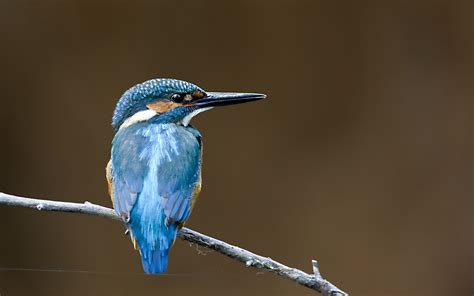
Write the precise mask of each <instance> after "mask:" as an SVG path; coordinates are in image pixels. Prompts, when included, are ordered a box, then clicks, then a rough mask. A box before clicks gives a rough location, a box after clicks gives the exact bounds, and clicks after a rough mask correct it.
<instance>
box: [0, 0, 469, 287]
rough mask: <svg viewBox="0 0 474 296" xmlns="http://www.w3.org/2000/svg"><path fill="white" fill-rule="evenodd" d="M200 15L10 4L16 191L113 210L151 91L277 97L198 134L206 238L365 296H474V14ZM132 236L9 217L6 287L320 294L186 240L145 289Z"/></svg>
mask: <svg viewBox="0 0 474 296" xmlns="http://www.w3.org/2000/svg"><path fill="white" fill-rule="evenodd" d="M196 2H197V1H178V2H176V3H175V2H174V1H139V2H137V1H107V2H106V1H69V0H67V1H2V2H1V4H0V40H1V45H2V46H1V47H0V73H1V74H0V78H1V79H0V89H1V92H2V95H1V99H2V108H1V124H0V125H1V127H2V139H3V140H2V145H1V149H2V151H1V152H2V153H1V155H2V159H1V162H2V169H1V172H0V174H1V183H0V185H1V187H0V190H1V191H5V192H9V193H14V194H17V195H24V196H33V197H39V198H49V199H57V200H69V201H77V202H81V201H84V200H88V201H91V202H94V203H98V204H102V205H107V206H110V201H109V198H108V196H107V193H106V184H105V179H104V167H105V164H106V162H107V161H108V158H109V149H110V142H111V139H112V137H113V133H112V129H111V127H110V120H111V113H112V110H113V108H114V105H115V103H116V100H117V99H118V98H119V97H120V95H121V94H122V93H123V92H124V91H125V90H126V89H127V88H129V87H130V86H132V85H133V84H135V83H139V82H142V81H144V80H147V79H150V78H156V77H174V78H179V79H184V80H189V81H191V82H194V83H196V84H198V85H200V86H202V87H203V88H204V89H207V90H222V91H255V92H265V93H267V94H268V95H269V99H267V100H266V101H262V102H258V103H254V104H248V105H241V106H235V107H229V108H223V109H219V110H213V111H211V112H208V113H205V114H204V115H200V116H199V117H198V118H196V119H195V120H194V121H193V122H194V124H195V125H196V126H197V127H198V128H199V129H200V130H201V132H202V133H203V135H204V142H205V156H204V157H205V164H204V172H203V173H204V189H203V192H202V194H201V198H200V202H199V203H198V206H197V207H196V209H195V211H194V213H193V216H192V218H191V220H190V222H189V223H188V226H189V227H191V228H193V229H196V230H198V231H201V232H203V233H206V234H209V235H212V236H216V237H218V238H220V239H223V240H225V241H228V242H230V243H234V244H237V245H239V246H242V247H244V248H247V249H249V250H252V251H255V252H257V253H259V254H262V255H266V256H270V257H272V258H274V259H277V260H279V261H281V262H283V263H285V264H288V265H290V266H294V267H298V268H301V269H304V270H306V271H310V270H311V266H310V263H311V259H317V260H319V261H320V263H321V265H322V272H323V275H324V276H326V277H327V278H328V279H330V280H331V281H333V282H334V283H335V284H337V285H338V286H340V287H341V288H343V289H344V290H346V291H348V292H350V293H351V294H352V295H472V292H473V286H472V285H473V284H472V279H473V276H472V272H473V268H472V263H473V253H472V249H473V239H472V238H473V231H472V226H473V220H472V209H473V194H472V193H473V192H472V164H473V162H472V148H473V147H472V107H473V106H472V99H473V95H474V92H473V88H472V84H473V81H474V78H473V68H474V65H473V59H472V57H473V54H472V53H473V50H474V48H473V36H474V23H473V14H472V12H473V8H474V5H473V3H474V2H472V1H469V0H466V1H448V0H447V1H426V2H421V1H392V2H390V3H389V2H385V3H380V1H375V0H374V1H365V2H360V1H345V2H341V1H314V0H313V1H310V0H308V1H289V0H286V1H266V2H264V1H250V0H248V1H238V2H226V1H217V0H216V1H202V2H201V3H196ZM414 2H416V3H414ZM123 230H124V229H123V227H122V226H121V225H120V224H119V223H116V222H113V221H108V220H104V219H100V218H94V217H87V216H83V215H73V214H63V213H40V212H35V211H31V210H26V209H16V208H5V207H0V232H1V233H2V236H1V237H2V238H1V244H0V268H1V269H0V294H1V295H2V296H11V295H132V294H133V295H314V293H313V292H312V291H311V290H308V289H305V288H303V287H300V286H297V285H296V284H294V283H293V282H290V281H287V280H284V279H281V278H278V277H276V276H273V275H269V274H259V273H258V272H257V270H253V269H247V268H245V267H244V266H242V265H241V264H239V263H236V262H234V261H232V260H229V259H228V258H226V257H223V256H221V255H219V254H216V253H209V252H204V253H205V255H201V254H200V252H199V251H197V250H196V248H195V247H189V246H188V244H187V243H184V242H182V241H178V242H177V243H176V244H175V247H174V249H173V250H172V254H171V259H170V268H169V275H166V276H145V275H143V274H142V271H141V266H140V260H139V257H138V253H136V252H135V251H133V248H132V246H131V244H130V242H129V239H128V237H125V236H124V235H123ZM201 251H202V250H201ZM57 270H64V271H62V272H60V271H57Z"/></svg>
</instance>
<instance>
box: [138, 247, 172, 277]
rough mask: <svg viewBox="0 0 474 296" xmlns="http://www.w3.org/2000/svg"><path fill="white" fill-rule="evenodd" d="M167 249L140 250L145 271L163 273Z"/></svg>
mask: <svg viewBox="0 0 474 296" xmlns="http://www.w3.org/2000/svg"><path fill="white" fill-rule="evenodd" d="M168 252H169V249H168V250H163V251H162V250H151V251H145V252H144V251H141V256H142V266H143V270H144V271H145V272H146V273H163V272H166V268H167V266H168Z"/></svg>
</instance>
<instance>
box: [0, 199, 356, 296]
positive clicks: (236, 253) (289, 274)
mask: <svg viewBox="0 0 474 296" xmlns="http://www.w3.org/2000/svg"><path fill="white" fill-rule="evenodd" d="M0 204H3V205H7V206H14V207H24V208H31V209H36V210H39V211H54V212H69V213H81V214H87V215H92V216H99V217H104V218H109V219H113V220H117V221H121V219H120V217H119V216H117V215H116V214H115V211H114V210H113V209H110V208H106V207H103V206H99V205H95V204H92V203H90V202H85V203H82V204H81V203H73V202H63V201H52V200H43V199H33V198H26V197H19V196H14V195H10V194H6V193H2V192H0ZM178 236H179V238H181V239H183V240H185V241H188V242H190V243H193V244H197V245H199V246H203V247H206V248H209V249H211V250H214V251H217V252H219V253H221V254H224V255H226V256H228V257H230V258H232V259H235V260H237V261H239V262H242V263H244V264H245V266H247V267H254V268H258V269H263V270H265V271H270V272H273V273H276V274H278V275H280V276H282V277H284V278H287V279H290V280H292V281H295V282H297V283H298V284H300V285H303V286H305V287H308V288H310V289H313V290H316V291H318V292H320V293H322V294H323V295H324V296H338V295H348V294H346V293H345V292H343V291H341V290H340V289H339V288H337V287H336V286H334V285H333V284H331V283H330V282H329V281H327V280H325V279H324V278H323V277H322V276H321V273H320V271H319V264H318V262H317V261H315V260H313V273H314V274H307V273H305V272H303V271H301V270H299V269H296V268H291V267H288V266H286V265H283V264H281V263H279V262H277V261H275V260H272V259H271V258H269V257H263V256H260V255H257V254H254V253H252V252H250V251H247V250H245V249H242V248H239V247H237V246H233V245H230V244H228V243H226V242H223V241H220V240H218V239H215V238H212V237H210V236H207V235H204V234H201V233H199V232H197V231H194V230H191V229H189V228H186V227H183V228H182V229H181V231H180V232H179V234H178Z"/></svg>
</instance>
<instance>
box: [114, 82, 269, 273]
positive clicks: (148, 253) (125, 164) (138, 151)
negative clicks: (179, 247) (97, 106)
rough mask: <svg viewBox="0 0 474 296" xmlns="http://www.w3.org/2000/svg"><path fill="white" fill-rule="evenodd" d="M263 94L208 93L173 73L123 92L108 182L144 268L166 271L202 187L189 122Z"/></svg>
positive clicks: (197, 145) (198, 150)
mask: <svg viewBox="0 0 474 296" xmlns="http://www.w3.org/2000/svg"><path fill="white" fill-rule="evenodd" d="M265 97H266V95H265V94H261V93H240V92H206V91H204V90H203V89H202V88H200V87H199V86H197V85H195V84H192V83H190V82H187V81H183V80H177V79H168V78H158V79H151V80H148V81H145V82H143V83H140V84H137V85H135V86H133V87H131V88H130V89H128V90H127V91H125V92H124V93H123V95H122V96H121V97H120V99H119V100H118V102H117V104H116V107H115V110H114V112H113V116H112V127H113V130H114V132H115V135H114V138H113V140H112V145H111V157H110V161H109V162H108V164H107V166H106V179H107V183H108V191H109V195H110V197H111V199H112V204H113V207H114V210H115V212H116V213H117V215H118V216H120V218H121V220H122V222H123V223H124V225H125V227H126V233H128V234H129V235H130V238H131V240H132V243H133V246H134V248H135V249H136V250H138V251H139V253H140V256H141V263H142V267H143V270H144V272H145V273H148V274H160V273H164V272H166V269H167V266H168V255H169V251H170V249H171V247H172V246H173V243H174V241H175V240H176V236H177V233H178V231H179V230H180V229H181V228H182V227H183V225H184V223H185V222H186V221H187V220H188V219H189V216H190V214H191V211H192V210H193V207H194V204H195V202H196V199H197V197H198V195H199V193H200V191H201V183H202V177H201V176H202V174H201V172H202V169H201V165H202V146H203V143H202V136H201V133H200V132H199V131H198V130H197V129H196V128H194V127H193V126H192V125H191V124H190V121H191V119H192V118H193V117H194V116H196V115H198V114H199V113H201V112H204V111H207V110H210V109H212V108H214V107H220V106H226V105H233V104H240V103H246V102H252V101H257V100H261V99H264V98H265Z"/></svg>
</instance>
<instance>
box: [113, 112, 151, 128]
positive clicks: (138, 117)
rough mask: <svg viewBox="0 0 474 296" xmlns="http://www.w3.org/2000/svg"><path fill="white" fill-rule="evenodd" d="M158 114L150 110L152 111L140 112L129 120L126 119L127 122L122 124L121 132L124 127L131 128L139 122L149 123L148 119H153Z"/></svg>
mask: <svg viewBox="0 0 474 296" xmlns="http://www.w3.org/2000/svg"><path fill="white" fill-rule="evenodd" d="M157 114H158V113H156V112H155V111H153V110H150V109H148V110H143V111H139V112H137V113H135V114H133V115H132V116H130V117H129V118H127V119H125V121H124V122H123V123H122V125H120V127H119V130H121V129H122V128H124V127H129V126H131V125H132V124H135V123H137V122H141V121H147V120H148V119H150V118H152V117H153V116H155V115H157Z"/></svg>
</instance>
